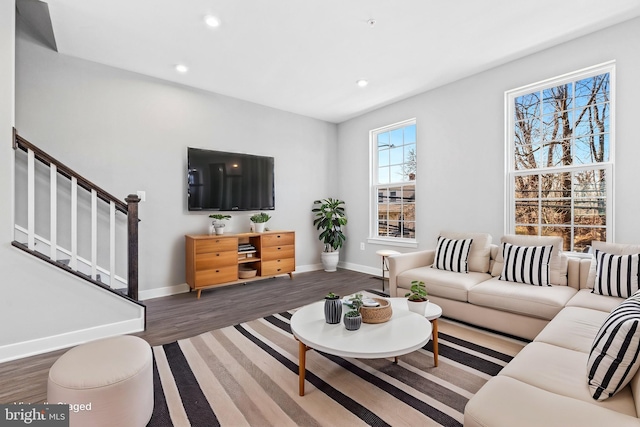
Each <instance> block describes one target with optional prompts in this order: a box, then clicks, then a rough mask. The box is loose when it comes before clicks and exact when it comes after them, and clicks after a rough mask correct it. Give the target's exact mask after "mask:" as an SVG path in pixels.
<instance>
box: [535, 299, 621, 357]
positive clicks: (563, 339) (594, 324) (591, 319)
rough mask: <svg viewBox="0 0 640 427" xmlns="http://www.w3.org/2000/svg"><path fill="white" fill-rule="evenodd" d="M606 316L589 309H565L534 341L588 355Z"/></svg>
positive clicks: (604, 313) (603, 313) (606, 314)
mask: <svg viewBox="0 0 640 427" xmlns="http://www.w3.org/2000/svg"><path fill="white" fill-rule="evenodd" d="M587 292H589V291H587ZM608 315H609V313H608V312H604V311H599V310H592V309H590V308H582V307H565V308H563V309H562V310H561V311H560V313H558V315H557V316H556V317H554V318H553V320H552V321H551V322H549V324H548V325H547V326H546V327H545V328H544V329H543V330H542V331H541V332H540V333H539V334H538V336H536V337H535V339H534V341H535V342H544V343H547V344H552V345H556V346H558V347H564V348H567V349H569V350H575V351H581V352H583V353H586V354H588V353H589V352H590V351H591V345H592V344H593V339H594V338H595V336H596V334H597V333H598V331H599V330H600V326H602V324H603V323H604V320H605V319H606V318H607V316H608Z"/></svg>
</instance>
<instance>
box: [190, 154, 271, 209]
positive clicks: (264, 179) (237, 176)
mask: <svg viewBox="0 0 640 427" xmlns="http://www.w3.org/2000/svg"><path fill="white" fill-rule="evenodd" d="M274 163H275V162H274V159H273V157H266V156H255V155H251V154H240V153H229V152H225V151H213V150H203V149H199V148H191V147H188V148H187V170H188V176H187V182H188V189H187V205H188V206H189V210H190V211H253V210H272V209H275V179H274Z"/></svg>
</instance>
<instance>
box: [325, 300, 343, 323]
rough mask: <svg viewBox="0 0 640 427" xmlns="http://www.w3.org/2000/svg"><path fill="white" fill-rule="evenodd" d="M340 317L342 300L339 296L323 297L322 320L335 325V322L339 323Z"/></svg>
mask: <svg viewBox="0 0 640 427" xmlns="http://www.w3.org/2000/svg"><path fill="white" fill-rule="evenodd" d="M341 318H342V301H340V297H335V298H325V299H324V320H325V321H326V322H327V323H329V324H331V325H335V324H336V323H340V319H341Z"/></svg>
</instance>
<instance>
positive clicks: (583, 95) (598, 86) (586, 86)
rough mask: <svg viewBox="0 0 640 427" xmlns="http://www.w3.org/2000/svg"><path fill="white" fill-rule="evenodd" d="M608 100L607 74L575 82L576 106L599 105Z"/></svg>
mask: <svg viewBox="0 0 640 427" xmlns="http://www.w3.org/2000/svg"><path fill="white" fill-rule="evenodd" d="M608 100H609V73H605V74H600V75H599V76H594V77H589V78H586V79H583V80H579V81H577V82H576V106H577V107H578V108H581V107H584V106H585V105H589V104H594V103H601V102H605V101H608Z"/></svg>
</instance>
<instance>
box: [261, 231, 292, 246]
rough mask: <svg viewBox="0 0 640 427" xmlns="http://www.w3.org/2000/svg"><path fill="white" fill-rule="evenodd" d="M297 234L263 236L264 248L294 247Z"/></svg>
mask: <svg viewBox="0 0 640 427" xmlns="http://www.w3.org/2000/svg"><path fill="white" fill-rule="evenodd" d="M295 238H296V236H295V234H293V233H273V234H267V235H265V236H262V246H263V247H267V246H281V245H293V244H294V241H295Z"/></svg>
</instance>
